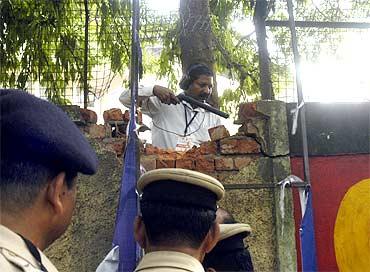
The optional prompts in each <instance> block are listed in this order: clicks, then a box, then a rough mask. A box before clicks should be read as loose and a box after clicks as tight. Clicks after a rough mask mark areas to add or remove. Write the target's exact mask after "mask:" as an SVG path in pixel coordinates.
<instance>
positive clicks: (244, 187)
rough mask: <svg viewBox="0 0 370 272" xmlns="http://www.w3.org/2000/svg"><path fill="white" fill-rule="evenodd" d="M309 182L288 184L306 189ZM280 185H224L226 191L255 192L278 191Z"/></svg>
mask: <svg viewBox="0 0 370 272" xmlns="http://www.w3.org/2000/svg"><path fill="white" fill-rule="evenodd" d="M307 186H309V183H307V182H291V183H288V184H287V187H290V188H306V187H307ZM279 187H280V184H277V183H244V184H224V188H225V190H255V189H276V188H279Z"/></svg>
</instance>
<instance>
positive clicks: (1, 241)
mask: <svg viewBox="0 0 370 272" xmlns="http://www.w3.org/2000/svg"><path fill="white" fill-rule="evenodd" d="M0 249H5V250H6V251H7V252H10V253H11V255H12V256H13V255H14V254H15V256H19V257H20V258H22V259H24V260H25V261H26V262H28V263H29V264H31V265H32V266H34V267H35V268H38V267H39V265H38V263H37V261H36V260H35V258H34V257H33V256H32V254H31V253H30V252H29V250H28V248H27V246H26V244H25V242H24V241H23V239H22V238H21V237H20V236H19V235H18V234H16V233H15V232H13V231H11V230H10V229H8V228H7V227H5V226H3V225H1V224H0ZM38 251H39V253H40V256H41V261H42V263H43V265H44V266H45V268H46V269H47V270H48V272H57V271H58V270H57V269H56V267H55V266H54V265H53V264H52V263H51V261H50V260H49V259H48V258H47V257H46V256H45V255H44V254H43V253H42V251H41V250H39V249H38Z"/></svg>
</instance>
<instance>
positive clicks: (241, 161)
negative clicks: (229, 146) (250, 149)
mask: <svg viewBox="0 0 370 272" xmlns="http://www.w3.org/2000/svg"><path fill="white" fill-rule="evenodd" d="M251 161H252V158H250V157H236V158H234V164H235V168H236V169H238V170H239V169H241V168H244V167H246V166H248V165H249V164H250V162H251Z"/></svg>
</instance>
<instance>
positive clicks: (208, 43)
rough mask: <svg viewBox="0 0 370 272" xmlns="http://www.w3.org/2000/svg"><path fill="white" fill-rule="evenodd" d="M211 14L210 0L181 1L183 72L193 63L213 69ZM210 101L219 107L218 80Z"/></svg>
mask: <svg viewBox="0 0 370 272" xmlns="http://www.w3.org/2000/svg"><path fill="white" fill-rule="evenodd" d="M209 14H210V11H209V2H208V0H181V1H180V47H181V62H182V70H183V72H185V71H186V70H187V68H188V67H189V65H191V64H192V63H204V64H205V65H207V66H208V67H209V68H210V69H212V71H213V65H214V62H215V60H214V56H213V47H212V39H211V36H212V32H211V31H212V30H211V21H210V16H209ZM214 81H215V77H214ZM208 103H210V104H211V105H212V106H214V107H217V108H218V107H219V102H218V94H217V89H216V82H214V88H213V91H212V95H211V97H210V98H209V99H208Z"/></svg>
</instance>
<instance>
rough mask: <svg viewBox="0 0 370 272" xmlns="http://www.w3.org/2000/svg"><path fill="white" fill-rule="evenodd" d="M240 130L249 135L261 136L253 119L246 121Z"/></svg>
mask: <svg viewBox="0 0 370 272" xmlns="http://www.w3.org/2000/svg"><path fill="white" fill-rule="evenodd" d="M238 131H239V132H240V133H243V134H244V135H247V136H254V137H255V136H259V133H258V129H257V127H256V126H255V125H254V124H253V122H252V120H248V121H245V122H244V124H243V125H242V126H241V127H240V128H239V130H238Z"/></svg>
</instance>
